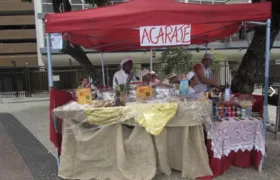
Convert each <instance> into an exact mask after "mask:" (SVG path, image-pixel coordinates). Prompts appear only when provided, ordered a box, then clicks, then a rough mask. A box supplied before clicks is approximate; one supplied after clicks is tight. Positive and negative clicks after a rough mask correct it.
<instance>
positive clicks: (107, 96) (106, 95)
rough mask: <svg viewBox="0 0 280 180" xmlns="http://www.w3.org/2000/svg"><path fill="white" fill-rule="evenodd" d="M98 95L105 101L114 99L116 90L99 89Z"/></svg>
mask: <svg viewBox="0 0 280 180" xmlns="http://www.w3.org/2000/svg"><path fill="white" fill-rule="evenodd" d="M97 96H98V98H99V99H102V100H103V101H114V100H115V98H116V92H115V91H114V90H99V91H98V92H97Z"/></svg>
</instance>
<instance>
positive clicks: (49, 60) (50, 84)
mask: <svg viewBox="0 0 280 180" xmlns="http://www.w3.org/2000/svg"><path fill="white" fill-rule="evenodd" d="M46 41H47V59H48V81H49V90H51V89H52V88H53V76H52V74H53V72H52V56H51V42H50V41H51V40H50V34H49V33H46ZM55 158H56V163H57V168H59V165H60V160H59V155H58V149H57V148H55Z"/></svg>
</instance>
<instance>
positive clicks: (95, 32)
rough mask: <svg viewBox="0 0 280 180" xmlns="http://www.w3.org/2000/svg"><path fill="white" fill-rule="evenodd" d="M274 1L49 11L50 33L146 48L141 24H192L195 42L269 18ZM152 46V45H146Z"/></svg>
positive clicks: (104, 45)
mask: <svg viewBox="0 0 280 180" xmlns="http://www.w3.org/2000/svg"><path fill="white" fill-rule="evenodd" d="M270 16H271V4H270V3H269V2H266V3H254V4H230V5H200V4H189V3H180V2H175V1H171V0H132V1H129V2H125V3H121V4H117V5H113V6H106V7H101V8H96V9H89V10H81V11H74V12H66V13H59V14H47V15H46V18H45V23H46V32H47V33H66V34H67V35H66V36H65V38H67V39H69V40H70V41H71V42H73V43H75V44H79V45H82V46H84V47H86V48H92V49H96V50H100V51H118V50H121V51H124V50H133V49H139V48H143V47H140V43H139V27H142V26H160V25H175V24H191V26H192V27H191V44H201V43H209V42H213V41H216V40H218V39H222V38H225V37H228V36H229V35H231V34H233V33H235V32H236V31H237V30H238V29H239V28H240V25H241V23H242V22H243V21H265V20H266V19H268V18H270ZM145 48H150V47H145Z"/></svg>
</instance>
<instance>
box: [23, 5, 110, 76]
mask: <svg viewBox="0 0 280 180" xmlns="http://www.w3.org/2000/svg"><path fill="white" fill-rule="evenodd" d="M21 1H22V2H29V3H31V2H32V0H21ZM85 3H88V4H91V5H97V7H100V6H105V5H109V0H85ZM52 4H53V11H54V12H55V13H61V12H69V11H72V7H71V4H70V2H69V0H52ZM61 51H62V52H63V53H65V54H69V55H70V56H71V57H73V58H74V59H75V60H76V61H77V62H78V63H79V64H80V65H81V66H82V67H83V68H84V69H85V71H86V72H87V73H88V74H89V75H90V76H91V77H92V79H95V78H94V77H95V68H94V66H93V64H92V63H91V62H90V60H89V58H88V56H87V55H86V53H85V52H84V50H83V49H82V47H81V46H80V45H78V44H73V43H71V42H69V41H64V42H63V49H62V50H61Z"/></svg>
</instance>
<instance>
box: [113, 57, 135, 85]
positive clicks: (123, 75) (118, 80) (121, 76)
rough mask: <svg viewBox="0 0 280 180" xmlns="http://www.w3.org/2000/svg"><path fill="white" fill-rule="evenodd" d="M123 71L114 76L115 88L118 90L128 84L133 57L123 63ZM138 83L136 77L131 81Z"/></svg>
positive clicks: (127, 58) (125, 59)
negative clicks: (119, 86) (120, 86)
mask: <svg viewBox="0 0 280 180" xmlns="http://www.w3.org/2000/svg"><path fill="white" fill-rule="evenodd" d="M120 65H121V69H120V70H119V71H117V72H116V73H115V74H114V77H113V88H117V87H118V85H120V84H126V81H127V78H128V76H129V75H131V71H132V67H133V61H132V58H131V57H126V58H124V59H123V60H122V62H121V64H120ZM131 81H132V82H133V81H136V79H135V76H134V77H133V78H132V80H131Z"/></svg>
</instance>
